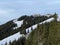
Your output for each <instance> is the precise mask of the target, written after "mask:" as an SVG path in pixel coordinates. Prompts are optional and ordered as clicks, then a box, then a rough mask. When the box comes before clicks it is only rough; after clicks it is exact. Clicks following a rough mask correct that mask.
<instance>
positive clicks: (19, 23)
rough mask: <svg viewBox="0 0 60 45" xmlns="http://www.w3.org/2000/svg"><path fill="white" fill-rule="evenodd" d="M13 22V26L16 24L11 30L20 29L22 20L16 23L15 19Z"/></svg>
mask: <svg viewBox="0 0 60 45" xmlns="http://www.w3.org/2000/svg"><path fill="white" fill-rule="evenodd" d="M13 22H14V23H15V24H17V26H16V27H13V29H17V28H19V27H21V25H22V24H23V20H21V21H17V19H16V20H14V21H13Z"/></svg>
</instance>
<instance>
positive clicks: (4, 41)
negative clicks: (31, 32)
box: [0, 32, 22, 45]
mask: <svg viewBox="0 0 60 45" xmlns="http://www.w3.org/2000/svg"><path fill="white" fill-rule="evenodd" d="M21 36H22V34H20V32H18V33H16V34H14V35H12V36H9V37H7V38H5V39H3V40H0V45H5V43H7V44H9V42H10V41H11V42H12V41H14V40H18V38H20V37H21Z"/></svg>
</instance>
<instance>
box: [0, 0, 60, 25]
mask: <svg viewBox="0 0 60 45" xmlns="http://www.w3.org/2000/svg"><path fill="white" fill-rule="evenodd" d="M55 12H56V13H57V14H58V15H60V0H0V25H1V24H4V23H6V22H7V21H9V20H12V19H15V18H18V17H20V16H22V15H32V14H53V13H55Z"/></svg>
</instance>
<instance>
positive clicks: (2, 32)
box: [0, 14, 57, 43]
mask: <svg viewBox="0 0 60 45" xmlns="http://www.w3.org/2000/svg"><path fill="white" fill-rule="evenodd" d="M55 18H57V16H56V14H54V15H51V16H50V15H49V16H48V15H45V16H44V15H42V16H41V15H38V16H37V15H34V16H33V15H31V16H27V15H24V16H21V17H20V18H18V19H13V20H11V21H9V22H7V23H5V24H3V25H0V40H2V41H1V42H2V43H3V42H5V43H6V40H7V41H8V42H9V40H8V39H10V38H11V39H13V38H15V37H14V35H16V34H17V35H18V36H19V33H20V34H21V35H22V36H23V35H25V36H26V38H27V37H28V35H29V33H30V32H32V29H33V30H35V29H36V28H37V25H38V24H44V23H46V22H51V21H53V20H55ZM17 35H16V36H17ZM18 36H17V37H18ZM11 39H10V40H11Z"/></svg>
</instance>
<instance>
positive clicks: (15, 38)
mask: <svg viewBox="0 0 60 45" xmlns="http://www.w3.org/2000/svg"><path fill="white" fill-rule="evenodd" d="M53 20H54V18H50V19H47V20H45V21H43V22H41V23H39V24H43V23H46V22H51V21H53ZM15 23H16V24H17V25H18V26H17V27H15V28H18V27H20V26H21V24H22V23H23V20H22V21H19V23H18V21H15ZM37 25H38V24H35V25H33V26H31V27H32V28H33V30H34V29H36V28H37ZM31 27H29V28H27V29H26V33H27V35H26V38H27V37H28V36H29V34H30V33H31V32H32V30H31ZM28 31H29V33H28ZM23 35H24V34H20V32H18V33H16V34H14V35H12V36H9V37H7V38H5V39H3V40H0V45H2V44H3V45H4V44H5V43H6V42H7V43H8V44H9V42H10V41H11V42H12V41H14V40H18V38H20V37H21V36H23Z"/></svg>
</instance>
